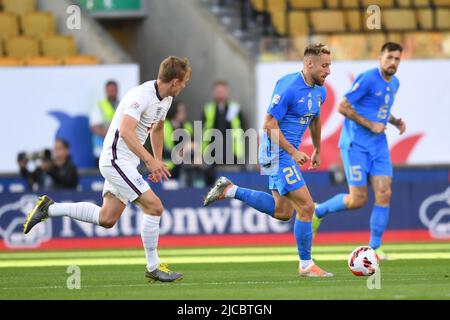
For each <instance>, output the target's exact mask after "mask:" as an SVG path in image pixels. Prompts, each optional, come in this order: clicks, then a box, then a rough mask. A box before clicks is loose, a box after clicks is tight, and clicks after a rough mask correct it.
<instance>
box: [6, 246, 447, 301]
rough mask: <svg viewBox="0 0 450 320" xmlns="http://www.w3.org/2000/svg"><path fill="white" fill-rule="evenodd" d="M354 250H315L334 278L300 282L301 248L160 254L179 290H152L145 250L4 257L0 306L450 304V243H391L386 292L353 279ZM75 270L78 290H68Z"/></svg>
mask: <svg viewBox="0 0 450 320" xmlns="http://www.w3.org/2000/svg"><path fill="white" fill-rule="evenodd" d="M356 246H358V245H357V244H355V245H333V246H314V247H313V257H314V258H315V261H316V263H317V264H319V265H320V266H321V267H323V268H324V269H326V270H327V271H330V272H333V273H334V274H335V276H334V277H333V278H322V279H317V278H301V277H299V276H298V275H297V271H296V270H297V266H298V262H297V261H298V257H297V254H296V249H295V247H283V246H278V247H273V246H272V247H244V248H236V247H234V248H188V249H181V248H180V249H161V250H160V251H159V252H160V257H161V259H162V260H163V262H167V263H169V264H170V265H171V267H172V268H173V269H174V270H176V271H179V272H182V273H184V280H183V281H181V282H177V283H170V284H164V283H153V284H150V283H147V282H146V281H145V280H144V265H145V258H144V253H143V251H142V250H102V251H97V250H92V251H64V252H55V251H45V252H44V251H34V252H11V253H6V252H5V253H0V274H1V276H0V278H1V281H0V299H164V300H190V299H193V300H202V299H208V300H215V299H220V300H227V299H249V300H258V299H268V300H273V299H445V300H449V299H450V243H445V242H441V243H429V244H386V245H385V246H384V247H383V249H384V250H385V251H386V252H387V253H388V254H389V255H390V257H391V258H392V259H391V260H389V261H382V262H381V282H380V283H381V288H380V289H368V287H367V284H366V282H367V278H366V277H356V276H353V275H352V274H351V273H350V271H349V270H348V268H347V261H346V260H347V257H348V255H349V253H350V252H351V251H352V250H353V249H354V248H355V247H356ZM70 265H77V266H79V267H80V270H81V276H80V280H81V282H80V285H81V288H80V289H73V290H70V289H68V288H67V280H68V277H69V276H70V274H68V273H67V268H68V266H70Z"/></svg>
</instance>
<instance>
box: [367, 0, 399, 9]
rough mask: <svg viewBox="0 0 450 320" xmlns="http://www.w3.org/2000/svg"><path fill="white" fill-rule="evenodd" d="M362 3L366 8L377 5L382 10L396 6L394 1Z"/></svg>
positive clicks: (377, 0) (380, 0)
mask: <svg viewBox="0 0 450 320" xmlns="http://www.w3.org/2000/svg"><path fill="white" fill-rule="evenodd" d="M361 2H362V5H363V7H364V8H367V7H368V6H370V5H377V6H379V7H380V8H392V7H393V6H394V0H362V1H361Z"/></svg>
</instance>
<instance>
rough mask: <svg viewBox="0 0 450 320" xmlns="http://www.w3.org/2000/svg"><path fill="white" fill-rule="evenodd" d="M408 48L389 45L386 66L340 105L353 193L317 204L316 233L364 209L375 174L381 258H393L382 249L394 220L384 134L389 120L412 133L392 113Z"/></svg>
mask: <svg viewBox="0 0 450 320" xmlns="http://www.w3.org/2000/svg"><path fill="white" fill-rule="evenodd" d="M402 50H403V49H402V47H401V46H400V45H399V44H397V43H393V42H388V43H386V44H384V45H383V47H382V48H381V56H380V66H379V67H378V68H373V69H370V70H368V71H366V72H364V73H362V74H360V75H359V76H358V77H357V78H356V80H355V82H354V84H353V87H352V89H351V90H350V91H349V92H348V93H347V94H346V95H345V97H344V99H343V100H342V102H341V103H340V105H339V112H340V113H341V114H343V115H344V116H345V122H344V128H343V129H342V133H341V138H340V141H339V148H340V149H341V158H342V162H343V165H344V170H345V176H346V178H347V183H348V186H349V191H350V192H349V194H338V195H336V196H334V197H333V198H331V199H329V200H327V201H325V202H323V203H321V204H319V205H317V206H316V209H315V213H314V217H313V230H314V235H315V234H316V232H317V229H318V227H319V225H320V223H321V221H322V219H323V218H324V217H326V216H327V215H329V214H332V213H336V212H342V211H345V210H351V209H357V208H361V207H362V206H364V205H365V204H366V202H367V182H368V181H367V177H368V176H369V177H370V183H371V185H372V188H373V191H374V193H375V205H374V206H373V209H372V213H371V217H370V244H369V245H370V247H372V248H373V249H375V252H377V254H378V255H379V257H380V259H387V256H386V254H385V253H384V252H383V251H382V250H381V248H380V246H381V238H382V236H383V232H384V230H385V229H386V226H387V223H388V219H389V203H390V198H391V182H392V163H391V159H390V155H389V148H388V143H387V139H386V134H385V132H384V131H385V130H386V126H387V123H388V122H389V123H390V124H392V125H394V126H395V127H397V129H398V130H399V131H400V134H403V133H404V132H405V130H406V125H405V122H404V121H403V120H402V119H397V118H395V117H394V116H393V115H392V114H391V108H392V105H393V103H394V98H395V95H396V94H397V91H398V89H399V86H400V84H399V80H398V79H397V77H395V73H396V72H397V68H398V66H399V64H400V58H401V54H402Z"/></svg>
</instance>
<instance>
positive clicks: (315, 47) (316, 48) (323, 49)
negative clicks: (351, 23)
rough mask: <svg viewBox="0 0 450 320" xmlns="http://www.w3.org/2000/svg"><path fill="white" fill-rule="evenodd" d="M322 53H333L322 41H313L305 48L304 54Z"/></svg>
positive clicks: (315, 54) (317, 54) (316, 54)
mask: <svg viewBox="0 0 450 320" xmlns="http://www.w3.org/2000/svg"><path fill="white" fill-rule="evenodd" d="M321 54H331V51H330V49H329V48H328V47H327V46H326V45H324V44H322V43H313V44H310V45H308V46H306V48H305V53H304V56H305V58H306V57H307V56H319V55H321Z"/></svg>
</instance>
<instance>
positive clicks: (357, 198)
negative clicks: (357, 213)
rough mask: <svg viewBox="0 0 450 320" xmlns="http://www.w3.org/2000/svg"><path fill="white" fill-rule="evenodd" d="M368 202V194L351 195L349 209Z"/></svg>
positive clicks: (360, 206) (359, 206) (357, 207)
mask: <svg viewBox="0 0 450 320" xmlns="http://www.w3.org/2000/svg"><path fill="white" fill-rule="evenodd" d="M366 203H367V194H358V195H353V196H352V195H350V200H349V202H348V209H359V208H362V207H363V206H364V205H365V204H366Z"/></svg>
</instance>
